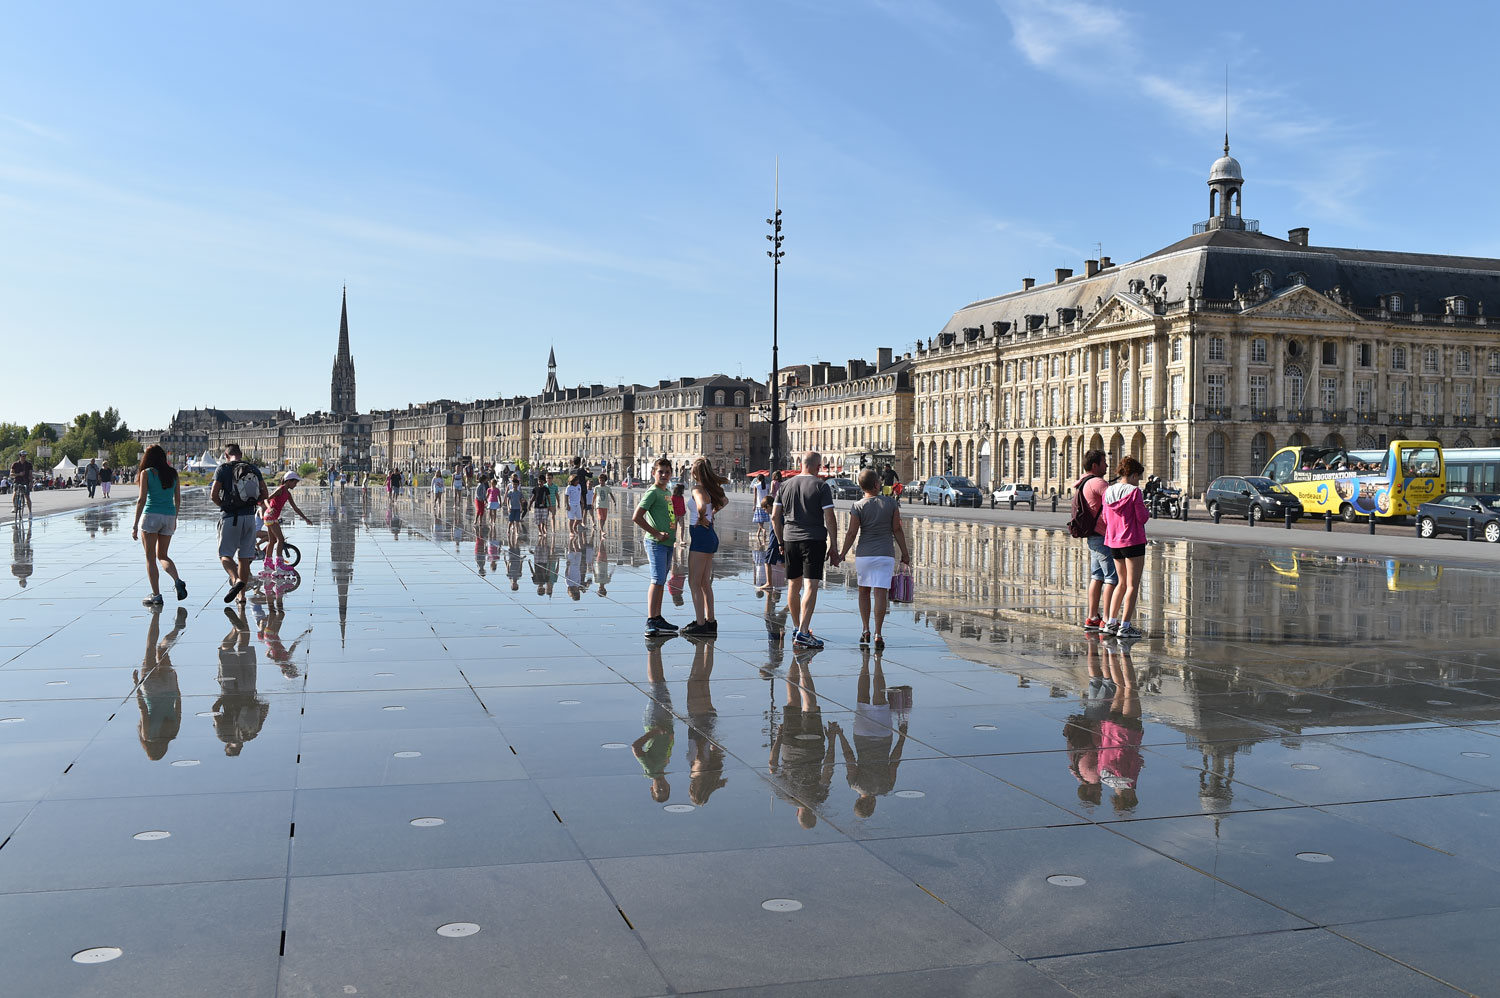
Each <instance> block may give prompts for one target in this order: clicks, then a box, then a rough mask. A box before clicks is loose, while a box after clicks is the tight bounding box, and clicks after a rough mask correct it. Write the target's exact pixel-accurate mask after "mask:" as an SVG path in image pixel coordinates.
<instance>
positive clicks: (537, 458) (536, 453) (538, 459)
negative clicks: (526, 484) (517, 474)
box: [531, 426, 542, 481]
mask: <svg viewBox="0 0 1500 998" xmlns="http://www.w3.org/2000/svg"><path fill="white" fill-rule="evenodd" d="M541 466H542V428H541V427H540V426H538V427H537V428H536V429H534V430H532V431H531V467H532V472H531V476H532V478H533V480H536V481H540V479H538V478H537V469H540V468H541Z"/></svg>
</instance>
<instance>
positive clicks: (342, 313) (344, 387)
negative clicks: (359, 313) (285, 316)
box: [328, 285, 359, 416]
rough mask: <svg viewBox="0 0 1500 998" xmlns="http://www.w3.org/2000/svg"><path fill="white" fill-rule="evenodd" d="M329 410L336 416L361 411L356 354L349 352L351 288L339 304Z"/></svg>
mask: <svg viewBox="0 0 1500 998" xmlns="http://www.w3.org/2000/svg"><path fill="white" fill-rule="evenodd" d="M328 411H329V412H330V413H332V414H333V415H335V416H352V415H354V414H355V413H357V412H358V411H359V409H358V407H357V406H356V405H355V401H354V355H353V354H352V353H350V352H349V288H348V286H347V285H345V287H344V297H343V301H342V304H341V305H340V306H339V352H338V354H337V355H336V356H335V357H334V358H333V382H332V387H331V390H330V392H329V405H328Z"/></svg>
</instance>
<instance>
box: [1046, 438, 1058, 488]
mask: <svg viewBox="0 0 1500 998" xmlns="http://www.w3.org/2000/svg"><path fill="white" fill-rule="evenodd" d="M1047 477H1048V478H1054V479H1055V478H1056V477H1057V440H1056V439H1049V440H1048V441H1047Z"/></svg>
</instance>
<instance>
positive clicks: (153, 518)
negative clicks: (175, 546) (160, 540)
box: [141, 513, 177, 537]
mask: <svg viewBox="0 0 1500 998" xmlns="http://www.w3.org/2000/svg"><path fill="white" fill-rule="evenodd" d="M176 532H177V517H175V516H171V515H168V514H166V513H142V514H141V533H143V534H161V535H162V536H163V537H171V536H172V535H173V534H175V533H176Z"/></svg>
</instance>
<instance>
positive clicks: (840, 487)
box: [828, 478, 865, 499]
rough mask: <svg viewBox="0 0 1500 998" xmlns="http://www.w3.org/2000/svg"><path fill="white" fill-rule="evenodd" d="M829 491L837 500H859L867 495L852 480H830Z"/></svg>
mask: <svg viewBox="0 0 1500 998" xmlns="http://www.w3.org/2000/svg"><path fill="white" fill-rule="evenodd" d="M828 489H829V491H831V492H832V493H833V497H834V498H835V499H858V498H860V497H861V496H863V495H864V494H865V493H864V490H863V489H861V488H860V487H859V486H858V485H857V484H855V482H854V479H852V478H830V479H829V480H828Z"/></svg>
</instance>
